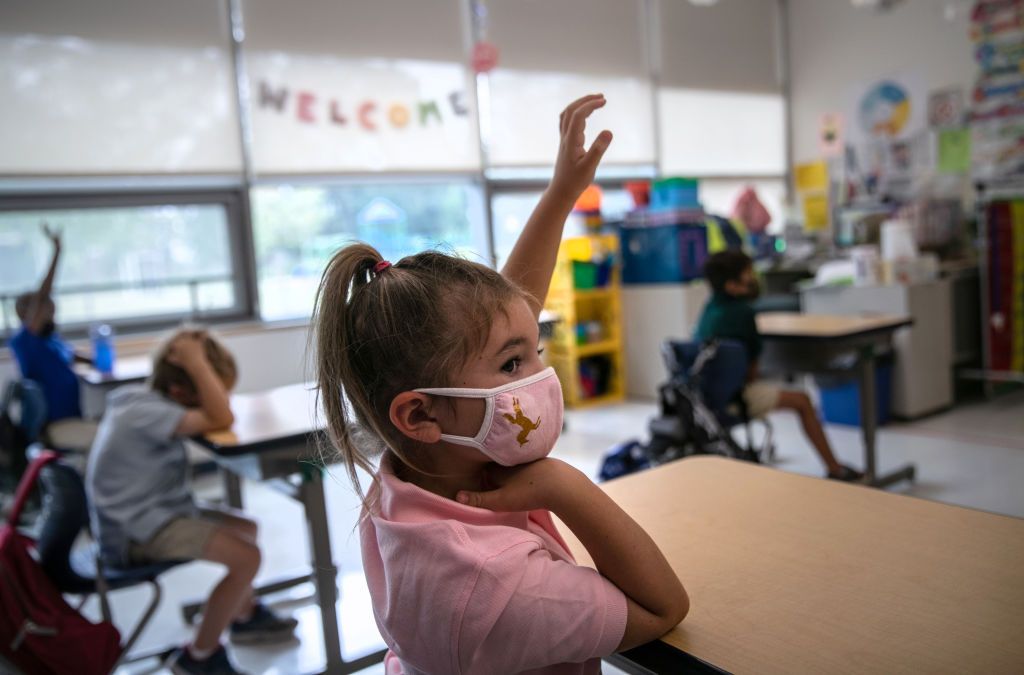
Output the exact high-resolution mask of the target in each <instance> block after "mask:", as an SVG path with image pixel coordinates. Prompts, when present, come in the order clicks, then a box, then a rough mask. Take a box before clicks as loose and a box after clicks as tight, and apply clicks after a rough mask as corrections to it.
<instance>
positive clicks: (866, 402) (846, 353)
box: [757, 312, 915, 487]
mask: <svg viewBox="0 0 1024 675" xmlns="http://www.w3.org/2000/svg"><path fill="white" fill-rule="evenodd" d="M912 323H913V322H912V321H911V320H910V319H908V318H906V317H902V316H888V315H871V316H833V315H828V314H794V313H790V312H768V313H763V314H758V315H757V329H758V332H760V333H761V337H762V338H763V339H764V351H763V352H762V354H761V362H762V365H763V366H764V368H766V369H769V370H771V369H777V370H782V371H784V372H787V373H794V372H811V373H828V372H835V371H836V369H837V363H838V362H839V361H840V359H842V358H844V357H849V358H850V359H852V369H853V370H854V371H855V372H856V373H857V376H858V379H859V381H860V420H861V424H860V426H861V433H862V434H863V437H864V473H865V480H866V481H867V482H868V483H869V484H871V485H874V486H876V487H884V486H886V485H891V484H892V483H896V482H898V481H901V480H913V478H914V474H915V469H914V466H913V465H907V466H904V467H901V468H899V469H897V470H896V471H893V472H891V473H889V474H886V475H879V474H878V467H877V462H876V459H877V456H876V449H875V436H876V430H877V426H878V420H877V417H878V414H877V411H878V404H877V399H876V397H875V350H876V349H877V348H878V347H884V346H888V345H890V344H891V343H892V337H893V333H895V332H896V331H897V330H899V329H900V328H903V327H905V326H909V325H911V324H912ZM844 370H846V371H849V370H850V369H849V368H845V369H844Z"/></svg>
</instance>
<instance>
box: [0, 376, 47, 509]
mask: <svg viewBox="0 0 1024 675" xmlns="http://www.w3.org/2000/svg"><path fill="white" fill-rule="evenodd" d="M0 417H2V418H3V428H2V429H0V434H2V436H0V451H2V453H3V454H2V456H0V473H2V475H0V486H2V487H3V488H5V489H10V490H11V491H12V493H13V488H14V486H15V485H17V483H18V480H20V479H21V474H22V473H23V472H24V471H25V467H26V466H28V459H27V456H28V453H29V451H30V448H31V447H32V445H33V444H35V443H38V442H39V438H40V437H41V436H42V433H43V427H44V426H45V424H46V397H45V396H44V395H43V390H42V389H41V388H40V387H39V385H38V384H36V383H35V382H33V381H32V380H11V381H9V382H8V383H7V385H6V386H5V387H4V393H3V397H2V398H0Z"/></svg>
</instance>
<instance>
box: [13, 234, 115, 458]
mask: <svg viewBox="0 0 1024 675" xmlns="http://www.w3.org/2000/svg"><path fill="white" fill-rule="evenodd" d="M43 233H44V234H45V235H46V236H47V237H48V238H49V239H50V241H51V242H53V258H52V259H51V260H50V268H49V270H47V272H46V277H44V278H43V283H42V284H41V285H40V286H39V289H38V290H36V291H32V292H29V293H23V294H22V295H20V296H19V297H18V300H17V302H16V304H15V312H16V313H17V315H18V320H19V321H21V328H20V329H19V330H18V332H17V333H15V334H14V336H13V337H12V338H11V340H10V343H9V346H10V348H11V352H12V353H13V354H14V359H15V360H16V361H17V362H18V368H19V369H20V370H21V376H22V377H24V378H25V379H28V380H32V381H34V382H36V383H37V384H38V385H39V386H40V388H41V389H42V390H43V395H44V396H45V398H46V413H47V414H46V421H47V427H46V434H47V440H48V442H49V443H50V444H51V445H53V446H54V447H57V448H60V449H64V450H88V448H89V446H91V445H92V439H93V436H95V435H96V425H95V423H93V422H89V421H87V420H83V419H81V418H82V409H81V404H80V398H79V396H80V394H79V389H78V376H77V375H75V372H74V371H73V370H72V369H71V364H72V363H74V362H75V361H76V360H79V361H86V362H88V361H89V359H87V358H85V357H81V356H79V355H77V354H75V352H74V350H73V349H72V348H71V345H69V344H68V343H66V342H65V341H64V340H63V339H61V337H60V335H59V334H58V333H57V325H56V323H55V322H54V314H55V310H56V307H55V305H54V303H53V298H52V297H51V293H52V291H53V278H54V276H56V273H57V263H58V262H59V261H60V253H61V236H60V233H59V232H54V231H53V230H51V229H50V228H49V227H47V226H46V225H45V224H44V225H43Z"/></svg>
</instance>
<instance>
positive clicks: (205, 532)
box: [128, 507, 229, 564]
mask: <svg viewBox="0 0 1024 675" xmlns="http://www.w3.org/2000/svg"><path fill="white" fill-rule="evenodd" d="M226 515H229V513H228V512H227V511H220V510H218V509H213V508H206V507H200V508H199V515H198V516H195V517H192V518H175V519H174V520H172V521H170V522H169V523H167V524H166V525H164V526H163V527H161V528H160V529H159V530H158V531H157V533H156V534H154V535H153V537H152V539H150V540H149V541H147V542H145V543H144V544H139V543H136V542H132V544H131V546H130V547H129V549H128V556H129V558H130V559H131V560H132V562H134V563H139V564H141V563H149V562H157V561H161V560H196V559H198V558H202V557H203V553H204V552H205V551H206V542H208V541H209V540H210V537H211V536H213V533H214V532H216V531H217V528H219V527H221V526H222V525H223V524H224V518H225V516H226Z"/></svg>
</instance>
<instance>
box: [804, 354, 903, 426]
mask: <svg viewBox="0 0 1024 675" xmlns="http://www.w3.org/2000/svg"><path fill="white" fill-rule="evenodd" d="M817 384H818V392H819V393H820V395H821V416H822V418H824V420H825V421H826V422H831V423H832V424H846V425H848V426H853V427H859V426H860V382H859V381H858V380H856V379H853V380H845V381H836V380H834V379H832V378H817ZM875 400H876V402H877V404H878V410H877V411H876V412H875V419H877V420H878V425H879V426H881V425H883V424H886V423H887V422H888V421H889V407H890V403H891V401H892V364H891V363H886V362H882V363H879V364H878V365H877V366H876V367H875Z"/></svg>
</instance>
